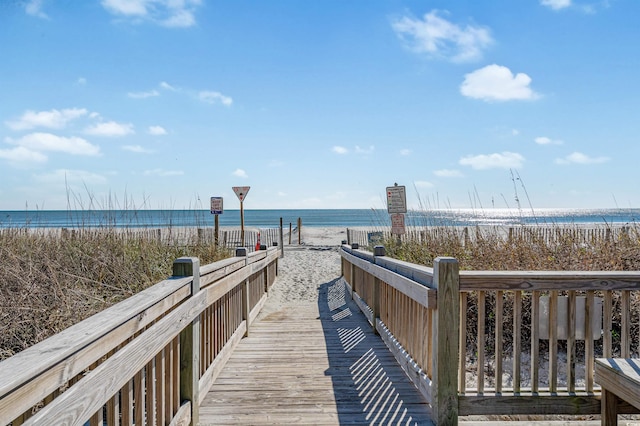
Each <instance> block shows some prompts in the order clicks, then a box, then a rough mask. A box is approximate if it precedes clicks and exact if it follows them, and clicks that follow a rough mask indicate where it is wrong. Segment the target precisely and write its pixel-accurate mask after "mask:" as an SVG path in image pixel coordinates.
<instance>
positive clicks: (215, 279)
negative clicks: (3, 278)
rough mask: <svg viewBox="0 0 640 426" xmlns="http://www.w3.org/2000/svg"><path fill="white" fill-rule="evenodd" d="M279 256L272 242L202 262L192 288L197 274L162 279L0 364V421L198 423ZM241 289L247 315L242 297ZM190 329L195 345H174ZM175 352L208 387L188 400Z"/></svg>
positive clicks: (197, 384) (262, 297)
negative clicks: (203, 403)
mask: <svg viewBox="0 0 640 426" xmlns="http://www.w3.org/2000/svg"><path fill="white" fill-rule="evenodd" d="M278 254H279V253H278V251H277V249H276V248H275V247H274V248H270V249H268V250H262V251H258V252H255V253H251V254H250V255H249V256H244V257H235V258H231V259H225V260H223V261H220V262H215V263H213V264H210V265H205V266H202V267H200V268H198V271H197V272H198V274H197V275H196V274H195V272H196V271H194V275H195V276H196V278H197V277H198V276H200V280H199V284H200V285H198V286H194V287H193V291H194V294H191V293H192V288H191V287H192V286H193V284H195V279H194V277H193V276H191V277H181V278H176V277H174V278H171V279H167V280H164V281H161V282H160V283H158V284H156V285H154V286H152V287H150V288H148V289H146V290H144V291H142V292H140V293H138V294H136V295H134V296H132V297H130V298H128V299H126V300H124V301H122V302H120V303H118V304H116V305H114V306H112V307H111V308H108V309H106V310H104V311H102V312H100V313H98V314H96V315H94V316H92V317H90V318H88V319H87V320H85V321H82V322H80V323H78V324H76V325H74V326H72V327H70V328H68V329H67V330H64V331H63V332H61V333H59V334H57V335H54V336H52V337H51V338H49V339H47V340H45V341H43V342H40V343H38V344H36V345H34V346H32V347H30V348H28V349H26V350H24V351H22V352H20V353H18V354H16V355H14V356H13V357H11V358H8V359H7V360H4V361H2V362H0V377H2V379H3V380H2V381H0V425H6V424H9V423H11V422H13V423H14V425H15V424H22V423H24V424H52V423H60V422H63V423H68V424H84V422H86V421H87V420H89V419H91V422H92V424H93V423H100V424H101V423H102V422H103V421H104V422H106V424H115V423H118V422H119V420H118V419H119V418H122V421H123V422H125V421H130V422H131V423H136V424H140V423H145V422H147V423H149V422H155V421H156V420H159V419H165V420H167V422H170V421H174V422H194V423H197V405H198V404H199V403H200V400H201V399H202V397H203V392H206V389H208V387H209V386H210V384H211V382H212V381H213V380H214V379H215V377H216V375H217V374H218V373H219V370H220V369H221V365H223V364H224V362H226V359H228V356H229V355H230V354H231V351H232V350H233V347H235V345H236V344H237V342H238V341H239V339H240V338H242V336H243V335H244V334H245V330H247V329H248V326H249V323H250V322H251V320H252V319H254V318H255V317H256V316H257V313H258V311H259V310H260V308H261V307H262V304H263V303H264V301H265V300H266V291H267V289H268V288H269V286H270V285H271V282H272V281H273V280H274V279H275V269H276V268H275V265H276V264H277V259H278ZM194 265H195V264H194ZM247 286H248V287H247ZM243 289H245V290H243ZM242 291H246V292H248V293H247V294H248V297H247V301H248V303H249V305H248V308H249V315H245V316H243V314H242V312H240V311H241V309H240V304H239V303H237V302H236V301H239V300H240V299H239V298H238V296H237V295H238V294H240V293H239V292H242ZM222 311H226V312H227V313H226V314H225V315H220V312H222ZM200 321H202V325H200ZM189 327H191V328H192V329H193V330H194V333H193V337H192V338H193V339H197V340H194V344H193V345H191V348H187V346H189V345H185V344H184V342H183V344H179V343H178V340H179V339H178V336H179V335H180V334H181V333H182V334H184V331H185V330H186V329H188V328H189ZM200 330H202V331H203V334H202V335H200ZM196 331H197V333H196ZM184 337H185V336H183V338H184ZM188 349H191V350H190V352H189V353H185V351H186V350H188ZM178 350H180V352H178ZM179 356H182V357H185V356H187V357H191V359H192V360H193V362H192V366H193V367H190V368H193V375H192V377H193V379H194V380H195V381H194V385H193V386H195V387H196V388H198V389H199V390H200V391H202V392H199V391H198V389H194V390H193V393H192V396H190V397H187V398H185V394H184V393H183V395H182V398H183V400H184V399H190V400H189V401H188V402H187V404H182V406H181V402H180V395H179V388H180V386H181V383H182V385H184V383H183V381H184V380H185V379H184V378H183V379H182V380H180V378H179V376H178V358H179ZM152 379H153V380H152ZM154 381H155V385H153V382H154ZM193 386H192V388H193ZM134 388H135V389H134ZM134 391H135V392H134ZM134 394H135V395H138V396H136V399H135V401H133V395H134ZM140 395H144V398H142V399H141V398H140ZM198 395H199V396H198ZM119 396H120V397H119ZM192 399H196V400H197V401H194V400H192ZM119 401H121V402H119ZM145 404H146V405H147V406H148V407H149V408H146V409H145ZM149 404H154V407H155V408H153V407H150V406H149ZM39 405H42V406H41V407H40V408H38V409H37V412H35V410H32V408H33V407H36V406H39ZM105 408H106V410H104V409H105ZM103 410H104V411H105V412H106V413H107V417H106V418H104V419H103V418H102V416H103ZM32 411H33V412H32ZM23 413H24V414H23ZM163 422H164V420H163Z"/></svg>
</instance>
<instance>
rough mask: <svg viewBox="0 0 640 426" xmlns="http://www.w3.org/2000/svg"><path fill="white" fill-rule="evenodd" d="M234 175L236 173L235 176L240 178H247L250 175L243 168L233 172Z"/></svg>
mask: <svg viewBox="0 0 640 426" xmlns="http://www.w3.org/2000/svg"><path fill="white" fill-rule="evenodd" d="M231 174H232V175H234V176H235V177H239V178H243V179H247V178H248V177H249V176H248V175H247V172H245V171H244V170H242V169H236V170H235V171H234V172H233V173H231Z"/></svg>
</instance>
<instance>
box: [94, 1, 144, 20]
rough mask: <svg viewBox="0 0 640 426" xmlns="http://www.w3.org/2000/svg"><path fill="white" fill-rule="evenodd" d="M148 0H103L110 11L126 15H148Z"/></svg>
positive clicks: (103, 4) (103, 5) (104, 5)
mask: <svg viewBox="0 0 640 426" xmlns="http://www.w3.org/2000/svg"><path fill="white" fill-rule="evenodd" d="M147 3H149V1H148V0H102V7H104V8H105V9H107V11H108V12H109V13H113V14H116V15H124V16H146V15H147V14H148V10H147Z"/></svg>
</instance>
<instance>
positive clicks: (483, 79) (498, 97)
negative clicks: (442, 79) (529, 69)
mask: <svg viewBox="0 0 640 426" xmlns="http://www.w3.org/2000/svg"><path fill="white" fill-rule="evenodd" d="M530 84H531V77H529V76H528V75H527V74H524V73H518V74H516V75H513V73H512V72H511V70H510V69H509V68H507V67H504V66H500V65H496V64H493V65H487V66H486V67H484V68H480V69H478V70H475V71H473V72H471V73H469V74H466V75H465V77H464V81H463V82H462V85H461V86H460V93H462V94H463V95H464V96H467V97H470V98H474V99H482V100H484V101H510V100H530V99H537V98H538V97H539V95H538V94H537V93H536V92H534V91H533V90H532V89H531V88H530V87H529V85H530Z"/></svg>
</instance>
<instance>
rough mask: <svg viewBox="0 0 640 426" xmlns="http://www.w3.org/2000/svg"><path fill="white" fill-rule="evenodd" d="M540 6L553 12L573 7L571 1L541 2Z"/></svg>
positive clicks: (542, 0)
mask: <svg viewBox="0 0 640 426" xmlns="http://www.w3.org/2000/svg"><path fill="white" fill-rule="evenodd" d="M540 4H541V5H543V6H547V7H549V8H551V9H553V10H560V9H564V8H566V7H569V6H571V0H540Z"/></svg>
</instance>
